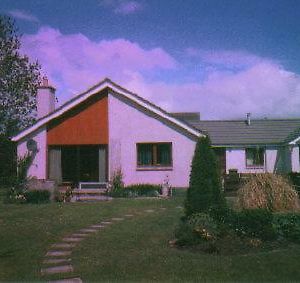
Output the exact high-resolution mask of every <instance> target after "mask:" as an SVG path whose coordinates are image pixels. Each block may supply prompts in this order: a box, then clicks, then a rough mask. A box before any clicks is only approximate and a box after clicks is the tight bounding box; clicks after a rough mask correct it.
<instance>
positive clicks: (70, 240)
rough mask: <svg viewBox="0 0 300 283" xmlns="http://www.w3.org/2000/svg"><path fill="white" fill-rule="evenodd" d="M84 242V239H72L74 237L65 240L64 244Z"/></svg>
mask: <svg viewBox="0 0 300 283" xmlns="http://www.w3.org/2000/svg"><path fill="white" fill-rule="evenodd" d="M82 240H83V238H72V237H66V238H63V241H64V242H69V243H77V242H80V241H82Z"/></svg>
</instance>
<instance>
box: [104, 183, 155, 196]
mask: <svg viewBox="0 0 300 283" xmlns="http://www.w3.org/2000/svg"><path fill="white" fill-rule="evenodd" d="M159 192H160V186H159V185H152V184H134V185H130V186H126V187H123V188H119V189H117V190H116V189H113V190H111V191H110V192H109V195H110V196H112V197H128V198H134V197H156V196H158V195H159Z"/></svg>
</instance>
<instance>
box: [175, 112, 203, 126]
mask: <svg viewBox="0 0 300 283" xmlns="http://www.w3.org/2000/svg"><path fill="white" fill-rule="evenodd" d="M170 114H171V115H172V116H173V117H174V118H176V119H178V120H181V121H185V122H188V123H193V122H198V121H199V120H200V112H172V113H170Z"/></svg>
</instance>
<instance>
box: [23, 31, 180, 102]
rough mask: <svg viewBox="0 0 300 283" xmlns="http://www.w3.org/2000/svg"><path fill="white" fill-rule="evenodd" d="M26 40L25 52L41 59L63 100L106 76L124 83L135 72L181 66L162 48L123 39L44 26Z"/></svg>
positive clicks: (44, 68) (24, 39)
mask: <svg viewBox="0 0 300 283" xmlns="http://www.w3.org/2000/svg"><path fill="white" fill-rule="evenodd" d="M22 40H23V52H24V53H25V54H28V55H29V56H30V57H31V58H32V59H33V60H35V59H38V60H39V62H40V63H41V65H42V67H43V71H44V72H45V73H46V74H47V75H48V76H49V77H50V79H52V81H53V83H54V84H55V85H56V86H57V87H58V89H60V90H62V89H63V90H64V93H61V94H60V95H61V100H65V99H66V98H69V97H70V93H78V92H80V91H83V90H85V89H86V88H88V87H89V86H91V85H92V84H95V83H97V82H98V81H99V80H100V79H102V78H103V77H107V76H108V77H111V78H112V79H115V80H117V81H119V82H121V83H124V82H126V81H127V80H128V77H129V75H128V74H130V73H132V72H143V71H149V70H155V69H174V68H176V66H177V62H176V60H175V59H174V58H172V57H171V56H170V55H169V54H168V53H167V52H165V51H164V50H163V49H162V48H159V47H157V48H153V49H150V50H146V49H143V48H142V47H140V46H139V45H138V44H137V43H134V42H131V41H128V40H125V39H122V38H121V39H114V40H101V41H98V42H95V41H91V40H89V39H88V38H87V37H85V36H84V35H82V34H71V35H63V34H62V33H61V32H60V31H59V30H55V29H53V28H49V27H43V28H40V30H39V31H38V33H37V34H34V35H24V36H23V39H22Z"/></svg>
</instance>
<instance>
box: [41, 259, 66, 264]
mask: <svg viewBox="0 0 300 283" xmlns="http://www.w3.org/2000/svg"><path fill="white" fill-rule="evenodd" d="M68 262H71V259H70V258H50V259H45V260H44V261H43V263H44V264H57V263H68Z"/></svg>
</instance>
